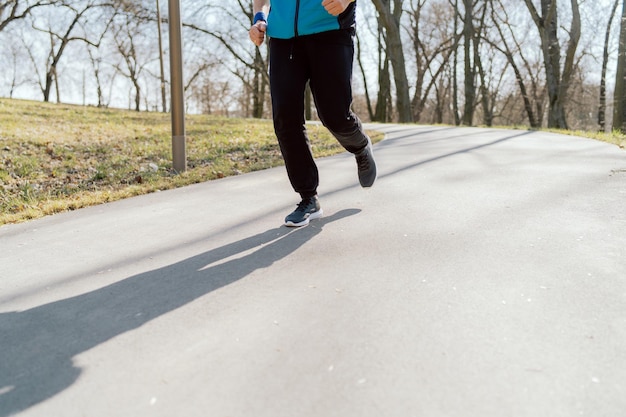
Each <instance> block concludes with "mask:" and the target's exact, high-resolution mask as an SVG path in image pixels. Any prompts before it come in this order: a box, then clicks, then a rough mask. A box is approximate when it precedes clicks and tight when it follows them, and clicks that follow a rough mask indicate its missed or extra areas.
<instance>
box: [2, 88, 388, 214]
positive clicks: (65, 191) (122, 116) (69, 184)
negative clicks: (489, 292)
mask: <svg viewBox="0 0 626 417" xmlns="http://www.w3.org/2000/svg"><path fill="white" fill-rule="evenodd" d="M170 129H171V119H170V116H169V115H168V114H163V113H147V112H133V111H125V110H116V109H97V108H93V107H84V106H73V105H61V104H49V103H42V102H33V101H25V100H9V99H0V161H1V164H0V183H1V184H2V189H1V190H0V226H1V225H4V224H8V223H17V222H22V221H26V220H30V219H35V218H39V217H42V216H46V215H50V214H54V213H58V212H62V211H67V210H75V209H78V208H82V207H87V206H92V205H96V204H101V203H105V202H109V201H114V200H119V199H122V198H127V197H131V196H136V195H140V194H146V193H151V192H155V191H159V190H166V189H171V188H175V187H181V186H185V185H189V184H193V183H198V182H203V181H209V180H213V179H217V178H223V177H226V176H232V175H239V174H242V173H246V172H251V171H256V170H262V169H266V168H270V167H274V166H278V165H282V164H283V161H282V157H281V155H280V150H279V148H278V145H277V142H276V138H275V136H274V131H273V127H272V123H271V122H270V121H268V120H256V119H254V120H253V119H232V118H222V117H211V116H201V115H191V116H187V118H186V133H187V161H188V170H187V171H186V172H184V173H182V174H177V173H175V172H174V171H173V169H172V162H171V159H172V156H171V130H170ZM370 133H372V136H373V137H372V139H373V140H374V141H378V140H380V139H382V134H379V133H374V132H370ZM309 136H310V139H311V143H312V145H313V152H314V154H315V156H316V157H322V156H328V155H332V154H336V153H340V152H343V148H341V146H340V145H339V144H338V143H337V141H336V140H335V139H334V138H333V137H332V136H331V135H330V134H329V133H328V131H327V130H326V129H324V128H323V127H321V126H310V128H309Z"/></svg>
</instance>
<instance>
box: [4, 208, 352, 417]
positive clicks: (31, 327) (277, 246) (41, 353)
mask: <svg viewBox="0 0 626 417" xmlns="http://www.w3.org/2000/svg"><path fill="white" fill-rule="evenodd" d="M359 212H360V210H358V209H350V210H343V211H340V212H338V213H335V214H334V215H331V216H329V217H326V218H323V219H320V220H318V221H315V222H311V224H310V225H309V226H308V227H305V228H300V229H289V228H286V227H280V228H276V229H271V230H268V231H266V232H263V233H260V234H258V235H255V236H252V237H249V238H246V239H243V240H240V241H237V242H233V243H231V244H228V245H225V246H222V247H220V248H216V249H213V250H211V251H208V252H206V253H203V254H200V255H197V256H194V257H192V258H189V259H185V260H183V261H181V262H178V263H175V264H173V265H169V266H167V267H164V268H160V269H156V270H153V271H149V272H144V273H141V274H138V275H135V276H132V277H129V278H127V279H124V280H122V281H119V282H117V283H114V284H111V285H109V286H106V287H103V288H100V289H97V290H95V291H92V292H89V293H86V294H82V295H78V296H76V297H72V298H68V299H65V300H60V301H56V302H52V303H49V304H45V305H42V306H39V307H35V308H32V309H30V310H26V311H22V312H10V313H2V314H0V416H2V417H5V416H9V415H12V414H15V413H18V412H20V411H23V410H25V409H27V408H29V407H31V406H33V405H35V404H38V403H41V402H43V401H45V400H47V399H49V398H52V397H53V396H55V395H56V394H58V393H60V392H62V391H63V390H65V389H67V388H68V387H70V386H71V385H72V384H73V383H74V382H75V381H76V380H77V379H78V377H79V376H80V374H81V369H80V368H78V367H76V366H75V365H74V364H73V357H74V356H76V355H78V354H80V353H82V352H85V351H87V350H89V349H91V348H93V347H95V346H98V345H99V344H102V343H104V342H106V341H107V340H109V339H111V338H113V337H115V336H118V335H121V334H123V333H126V332H128V331H130V330H133V329H136V328H138V327H139V326H142V325H143V324H145V323H147V322H149V321H151V320H153V319H155V318H158V317H159V316H161V315H163V314H166V313H168V312H170V311H173V310H175V309H177V308H179V307H182V306H184V305H185V304H188V303H190V302H192V301H193V300H195V299H197V298H199V297H202V296H204V295H206V294H208V293H210V292H211V291H214V290H216V289H219V288H221V287H224V286H226V285H228V284H231V283H233V282H235V281H237V280H240V279H242V278H245V277H246V276H248V275H249V274H251V273H252V272H253V271H255V270H257V269H260V268H266V267H268V266H270V265H272V264H273V263H274V262H277V261H279V260H281V259H283V258H285V257H287V256H289V255H290V254H291V253H293V252H294V251H295V250H296V249H298V248H299V247H301V246H303V245H304V244H306V242H308V241H309V240H311V239H312V238H314V237H315V236H316V235H318V234H319V233H320V232H321V231H322V228H323V227H324V226H325V225H327V224H329V223H331V222H334V221H337V220H340V219H343V218H345V217H348V216H352V215H355V214H358V213H359Z"/></svg>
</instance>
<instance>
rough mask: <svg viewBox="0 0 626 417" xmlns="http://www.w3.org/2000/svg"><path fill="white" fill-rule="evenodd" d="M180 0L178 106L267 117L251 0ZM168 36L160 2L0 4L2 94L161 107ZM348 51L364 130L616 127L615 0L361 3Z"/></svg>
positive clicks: (624, 16)
mask: <svg viewBox="0 0 626 417" xmlns="http://www.w3.org/2000/svg"><path fill="white" fill-rule="evenodd" d="M180 1H181V10H182V14H183V29H184V35H183V38H184V45H183V56H184V62H185V65H184V66H185V69H184V72H185V95H186V105H187V106H188V110H189V111H193V112H201V113H208V114H223V115H227V116H231V115H232V116H239V117H256V118H261V117H269V113H270V111H271V109H270V108H269V79H268V75H267V74H268V46H267V45H262V46H261V47H260V48H256V47H255V46H254V45H253V44H252V43H251V42H250V41H249V40H248V36H247V31H248V28H249V26H250V21H251V19H252V2H251V0H232V1H228V2H224V1H217V0H203V1H197V0H180ZM161 3H166V1H165V0H161ZM620 18H621V19H620ZM167 30H168V27H167V5H166V4H159V0H135V1H131V0H72V1H70V0H0V45H1V46H0V68H1V71H0V95H2V96H5V97H24V96H35V97H37V98H39V99H41V100H43V101H57V102H63V101H74V102H79V103H82V104H88V105H95V106H100V107H107V106H128V108H131V109H134V110H137V111H140V110H159V111H167V110H168V103H167V99H168V94H167V89H168V79H169V74H168V66H167V65H164V62H167V59H164V56H165V57H167V54H168V50H167V48H168V42H166V41H167V35H168V34H167ZM355 45H356V49H355V73H354V78H355V79H354V81H355V92H356V94H355V103H354V106H355V107H356V108H357V111H358V112H359V114H360V115H361V116H363V118H364V119H367V120H370V121H380V122H400V123H411V122H421V123H445V124H454V125H467V126H472V125H486V126H494V125H519V126H529V127H532V128H540V127H549V128H561V129H597V130H608V129H611V128H612V129H617V130H621V131H626V82H624V77H625V76H626V2H625V1H623V0H597V1H593V2H591V1H585V0H521V1H520V0H371V1H365V0H361V1H359V2H358V27H357V36H356V38H355ZM307 117H309V118H315V109H314V106H312V105H311V100H310V98H308V99H307Z"/></svg>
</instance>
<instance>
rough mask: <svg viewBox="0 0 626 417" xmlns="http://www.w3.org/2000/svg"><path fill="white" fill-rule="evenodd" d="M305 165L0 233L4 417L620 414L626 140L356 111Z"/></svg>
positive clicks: (625, 398) (624, 394) (625, 305)
mask: <svg viewBox="0 0 626 417" xmlns="http://www.w3.org/2000/svg"><path fill="white" fill-rule="evenodd" d="M370 127H375V128H377V129H381V130H383V131H385V132H386V133H387V137H386V139H385V140H384V141H383V142H380V143H379V144H377V145H375V146H374V151H375V156H376V159H377V162H378V165H379V177H378V180H377V182H376V183H375V185H374V187H372V188H371V189H361V188H360V187H359V185H358V180H357V176H356V164H355V162H354V158H353V157H352V156H351V155H349V154H342V155H338V156H335V157H330V158H324V159H321V160H319V167H320V176H321V185H320V189H319V192H320V201H321V203H322V207H323V208H324V212H325V215H324V217H323V218H322V219H320V220H315V221H312V222H311V224H310V225H309V226H308V227H305V228H300V229H291V228H286V227H284V226H282V220H283V218H284V216H285V215H286V214H288V213H289V212H290V211H291V210H292V209H293V208H295V204H296V203H297V202H298V197H297V195H296V194H295V193H293V191H292V190H291V188H290V186H289V184H288V182H287V179H286V174H285V172H284V168H282V167H279V168H276V169H270V170H267V171H262V172H256V173H252V174H246V175H241V176H237V177H232V178H225V179H222V180H217V181H212V182H208V183H204V184H198V185H194V186H190V187H185V188H181V189H177V190H171V191H164V192H158V193H154V194H150V195H146V196H140V197H135V198H131V199H127V200H124V201H119V202H115V203H110V204H105V205H101V206H97V207H91V208H87V209H82V210H77V211H74V212H69V213H63V214H59V215H55V216H50V217H47V218H43V219H40V220H36V221H31V222H27V223H23V224H18V225H8V226H3V227H1V228H0V416H2V417H3V416H9V415H20V416H42V417H43V416H45V417H50V416H63V417H72V416H89V417H98V416H103V417H111V416H116V417H119V416H132V417H141V416H168V417H171V416H185V417H193V416H202V417H207V416H210V417H239V416H241V417H244V416H245V417H265V416H267V417H282V416H285V417H296V416H297V417H306V416H316V417H317V416H320V417H334V416H337V417H350V416H358V417H368V416H372V417H374V416H376V417H380V416H384V417H389V416H398V417H439V416H441V417H444V416H445V417H456V416H459V417H467V416H470V417H471V416H480V417H491V416H493V417H502V416H507V417H512V416H513V417H516V416H529V417H531V416H532V417H541V416H546V417H560V416H563V417H571V416H579V415H589V416H602V417H609V416H610V417H623V416H624V415H625V414H624V413H625V412H626V411H625V410H626V153H625V152H624V150H622V149H619V148H618V147H616V146H612V145H608V144H605V143H601V142H597V141H594V140H589V139H583V138H577V137H571V136H563V135H557V134H551V133H540V132H528V131H522V130H495V129H493V130H492V129H481V128H451V127H432V126H399V125H384V126H383V125H378V126H370Z"/></svg>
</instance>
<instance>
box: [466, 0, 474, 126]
mask: <svg viewBox="0 0 626 417" xmlns="http://www.w3.org/2000/svg"><path fill="white" fill-rule="evenodd" d="M463 5H464V6H465V18H464V19H463V38H464V42H463V45H464V56H465V83H464V84H465V106H464V108H463V124H464V125H466V126H471V125H472V123H473V121H474V102H475V100H476V85H475V80H476V76H475V65H474V59H472V55H473V54H472V45H473V43H474V22H473V19H474V4H473V0H463Z"/></svg>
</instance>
